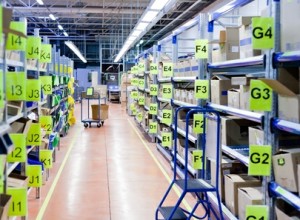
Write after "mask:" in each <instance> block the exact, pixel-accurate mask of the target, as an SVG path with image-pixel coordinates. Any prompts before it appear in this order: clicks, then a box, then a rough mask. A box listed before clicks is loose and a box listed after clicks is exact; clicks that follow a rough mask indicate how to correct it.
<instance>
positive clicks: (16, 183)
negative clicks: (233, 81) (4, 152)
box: [7, 173, 28, 188]
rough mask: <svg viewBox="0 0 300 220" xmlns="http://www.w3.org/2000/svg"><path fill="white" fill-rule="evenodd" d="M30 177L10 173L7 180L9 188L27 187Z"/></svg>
mask: <svg viewBox="0 0 300 220" xmlns="http://www.w3.org/2000/svg"><path fill="white" fill-rule="evenodd" d="M27 185H28V177H27V176H23V175H20V174H16V173H10V174H9V176H8V178H7V186H9V187H16V188H19V187H27Z"/></svg>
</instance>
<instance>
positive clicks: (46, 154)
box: [40, 150, 53, 169]
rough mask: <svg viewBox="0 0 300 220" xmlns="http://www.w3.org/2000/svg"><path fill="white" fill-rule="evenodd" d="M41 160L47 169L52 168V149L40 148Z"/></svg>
mask: <svg viewBox="0 0 300 220" xmlns="http://www.w3.org/2000/svg"><path fill="white" fill-rule="evenodd" d="M40 162H42V163H43V164H44V167H45V168H46V169H51V168H52V164H53V157H52V150H40Z"/></svg>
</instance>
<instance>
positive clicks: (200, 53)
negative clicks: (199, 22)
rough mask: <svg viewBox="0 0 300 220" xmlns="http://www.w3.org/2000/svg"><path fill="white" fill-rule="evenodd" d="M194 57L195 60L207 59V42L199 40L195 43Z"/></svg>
mask: <svg viewBox="0 0 300 220" xmlns="http://www.w3.org/2000/svg"><path fill="white" fill-rule="evenodd" d="M195 57H196V59H207V58H208V40H207V39H201V40H196V41H195Z"/></svg>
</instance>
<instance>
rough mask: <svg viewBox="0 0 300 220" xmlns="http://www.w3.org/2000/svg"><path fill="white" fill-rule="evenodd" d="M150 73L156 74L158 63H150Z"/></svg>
mask: <svg viewBox="0 0 300 220" xmlns="http://www.w3.org/2000/svg"><path fill="white" fill-rule="evenodd" d="M150 74H151V75H157V74H158V65H157V64H156V63H151V64H150Z"/></svg>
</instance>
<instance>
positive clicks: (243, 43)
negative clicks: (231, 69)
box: [239, 25, 261, 59]
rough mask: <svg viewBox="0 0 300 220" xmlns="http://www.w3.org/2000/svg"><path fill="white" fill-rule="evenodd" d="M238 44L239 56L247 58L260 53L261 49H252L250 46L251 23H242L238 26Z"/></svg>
mask: <svg viewBox="0 0 300 220" xmlns="http://www.w3.org/2000/svg"><path fill="white" fill-rule="evenodd" d="M239 37H240V41H239V43H240V44H239V46H240V58H241V59H243V58H248V57H254V56H258V55H261V50H254V49H253V48H252V27H251V25H248V26H245V25H242V26H241V27H240V28H239Z"/></svg>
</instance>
